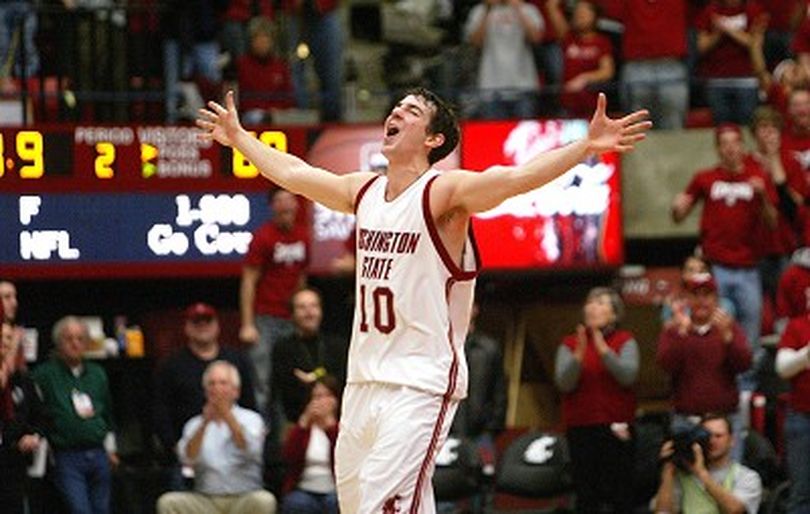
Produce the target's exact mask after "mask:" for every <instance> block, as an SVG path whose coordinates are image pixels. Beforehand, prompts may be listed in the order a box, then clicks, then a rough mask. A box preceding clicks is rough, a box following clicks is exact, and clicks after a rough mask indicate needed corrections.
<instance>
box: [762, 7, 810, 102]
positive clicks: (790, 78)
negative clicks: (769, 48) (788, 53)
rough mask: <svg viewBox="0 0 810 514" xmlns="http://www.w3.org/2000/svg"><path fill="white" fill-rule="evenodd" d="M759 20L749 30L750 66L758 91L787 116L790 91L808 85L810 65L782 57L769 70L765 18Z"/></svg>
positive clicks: (809, 83) (809, 81)
mask: <svg viewBox="0 0 810 514" xmlns="http://www.w3.org/2000/svg"><path fill="white" fill-rule="evenodd" d="M761 20H762V21H760V22H757V23H755V24H754V28H753V30H752V31H751V48H750V55H751V66H752V68H753V70H754V74H755V75H756V77H757V80H758V81H759V89H760V92H762V93H765V95H766V96H767V99H768V103H769V104H771V105H772V106H773V107H774V108H775V109H777V110H778V111H779V112H780V113H781V114H782V115H783V116H787V113H788V108H787V104H788V97H789V96H790V93H791V92H792V91H793V90H795V89H802V88H805V89H806V88H807V87H808V86H810V67H806V66H802V65H800V64H799V63H797V62H796V61H795V60H794V59H784V60H782V61H780V62H779V63H778V64H777V65H776V67H775V68H773V72H771V71H770V67H769V66H768V65H767V63H766V62H765V37H766V29H767V23H766V21H767V20H765V19H764V18H762V19H761Z"/></svg>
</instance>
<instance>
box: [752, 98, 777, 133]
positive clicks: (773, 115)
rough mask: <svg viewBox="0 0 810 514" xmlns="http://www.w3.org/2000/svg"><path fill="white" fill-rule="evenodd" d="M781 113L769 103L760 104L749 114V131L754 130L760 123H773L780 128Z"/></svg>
mask: <svg viewBox="0 0 810 514" xmlns="http://www.w3.org/2000/svg"><path fill="white" fill-rule="evenodd" d="M783 124H784V123H783V121H782V115H781V114H780V113H779V111H777V110H776V109H774V108H773V107H771V106H769V105H761V106H759V107H757V108H756V110H755V111H754V114H753V115H752V116H751V131H752V132H754V131H755V130H756V129H757V127H759V126H760V125H773V126H774V127H776V128H778V129H779V130H782V126H783Z"/></svg>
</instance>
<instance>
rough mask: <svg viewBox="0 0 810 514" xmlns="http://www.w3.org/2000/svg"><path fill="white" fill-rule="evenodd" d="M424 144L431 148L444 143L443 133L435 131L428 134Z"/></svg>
mask: <svg viewBox="0 0 810 514" xmlns="http://www.w3.org/2000/svg"><path fill="white" fill-rule="evenodd" d="M426 144H427V145H428V146H429V147H431V148H439V147H440V146H442V145H443V144H444V134H442V133H436V134H431V135H429V136H428V138H427V141H426Z"/></svg>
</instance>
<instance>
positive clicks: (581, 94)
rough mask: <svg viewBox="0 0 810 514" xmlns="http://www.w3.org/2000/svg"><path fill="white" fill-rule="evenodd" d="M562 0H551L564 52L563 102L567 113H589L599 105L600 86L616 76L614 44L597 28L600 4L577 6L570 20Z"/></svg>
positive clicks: (582, 2)
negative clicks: (597, 101) (569, 22)
mask: <svg viewBox="0 0 810 514" xmlns="http://www.w3.org/2000/svg"><path fill="white" fill-rule="evenodd" d="M560 3H561V0H548V3H547V5H548V13H549V18H550V21H551V24H552V25H553V26H554V30H555V32H556V33H557V37H558V38H559V39H560V44H561V46H562V53H563V87H562V92H561V95H560V102H561V104H562V106H563V108H564V109H565V111H566V114H568V115H569V116H573V117H579V118H582V117H587V116H589V115H590V113H591V112H593V110H594V108H595V107H596V95H597V93H598V91H597V89H598V88H599V87H600V85H601V86H604V85H605V84H604V83H605V82H607V81H609V80H613V76H614V73H615V66H614V63H613V45H612V44H611V42H610V39H608V38H607V37H606V36H604V35H602V34H600V33H599V32H597V31H596V20H597V17H598V15H599V11H598V7H597V5H596V4H594V3H593V2H590V1H588V0H579V1H578V2H577V3H576V5H575V6H574V11H573V13H572V16H571V24H570V25H569V24H568V20H566V19H565V15H564V14H563V12H562V9H561V7H560Z"/></svg>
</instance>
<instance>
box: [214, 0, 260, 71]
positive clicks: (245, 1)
mask: <svg viewBox="0 0 810 514" xmlns="http://www.w3.org/2000/svg"><path fill="white" fill-rule="evenodd" d="M259 16H261V17H264V18H268V19H273V1H272V0H229V1H228V8H227V9H226V10H225V14H224V16H223V20H222V29H220V32H219V36H220V40H221V41H222V49H223V50H224V51H225V52H227V53H228V55H229V57H230V59H231V62H232V63H235V62H236V61H237V60H238V59H239V58H240V57H242V55H244V54H245V52H247V51H248V45H249V42H250V34H249V32H250V31H249V30H248V22H249V21H250V20H251V19H252V18H256V17H259Z"/></svg>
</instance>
